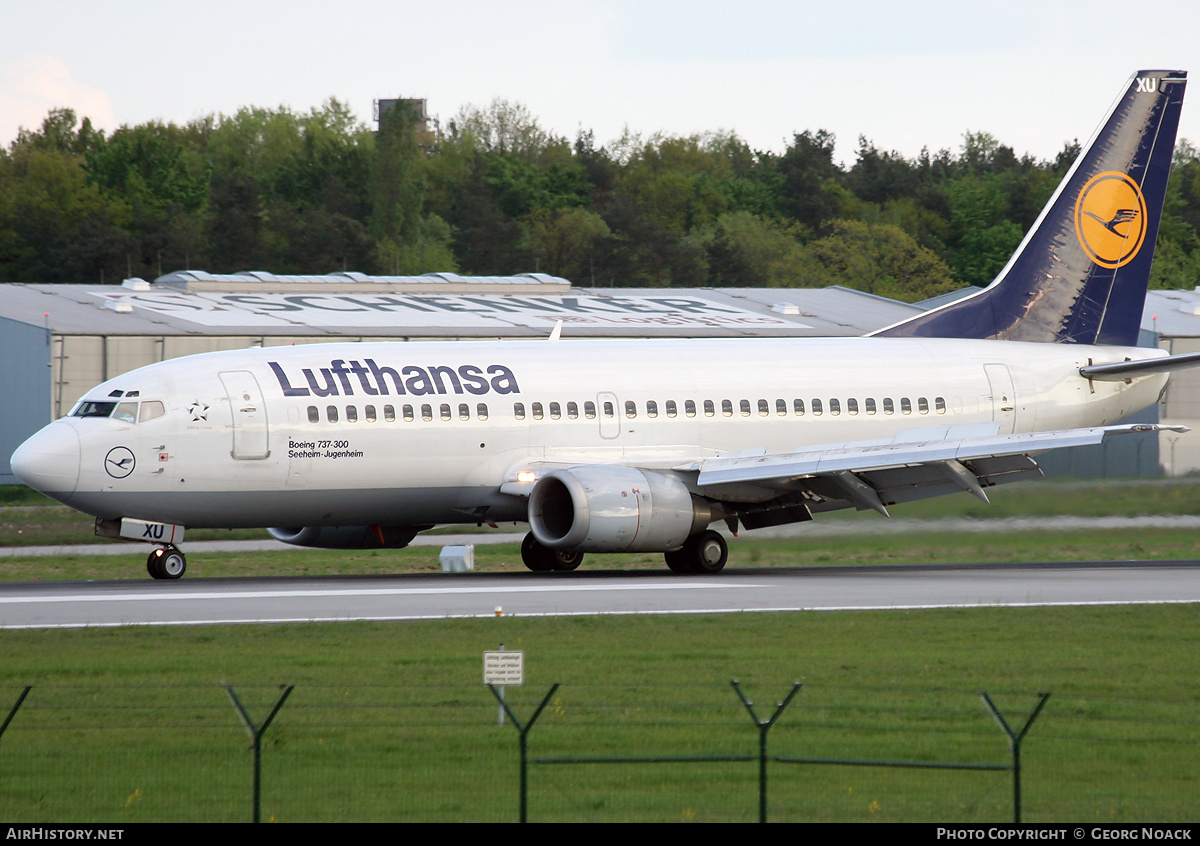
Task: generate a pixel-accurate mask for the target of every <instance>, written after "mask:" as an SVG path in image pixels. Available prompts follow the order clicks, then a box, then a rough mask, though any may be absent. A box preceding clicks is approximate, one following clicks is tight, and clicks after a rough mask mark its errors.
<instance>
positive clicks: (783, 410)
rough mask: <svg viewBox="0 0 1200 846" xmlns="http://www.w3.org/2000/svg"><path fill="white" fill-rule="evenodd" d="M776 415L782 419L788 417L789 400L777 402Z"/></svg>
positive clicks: (778, 400)
mask: <svg viewBox="0 0 1200 846" xmlns="http://www.w3.org/2000/svg"><path fill="white" fill-rule="evenodd" d="M775 413H776V414H778V415H779V416H780V417H786V416H787V400H781V399H777V400H775Z"/></svg>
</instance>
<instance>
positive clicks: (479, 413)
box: [475, 402, 488, 420]
mask: <svg viewBox="0 0 1200 846" xmlns="http://www.w3.org/2000/svg"><path fill="white" fill-rule="evenodd" d="M475 416H476V417H478V418H479V419H480V420H487V418H488V412H487V403H486V402H481V403H479V405H477V406H475Z"/></svg>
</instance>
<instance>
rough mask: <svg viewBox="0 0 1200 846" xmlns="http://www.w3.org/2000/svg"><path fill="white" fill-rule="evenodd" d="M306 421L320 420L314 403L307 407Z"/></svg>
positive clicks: (317, 421)
mask: <svg viewBox="0 0 1200 846" xmlns="http://www.w3.org/2000/svg"><path fill="white" fill-rule="evenodd" d="M308 422H309V423H320V422H321V412H320V411H318V410H317V407H316V406H315V405H310V406H309V407H308Z"/></svg>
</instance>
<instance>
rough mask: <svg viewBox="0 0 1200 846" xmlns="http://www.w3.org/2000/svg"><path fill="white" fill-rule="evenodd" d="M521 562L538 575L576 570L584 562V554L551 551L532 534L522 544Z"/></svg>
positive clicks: (561, 550)
mask: <svg viewBox="0 0 1200 846" xmlns="http://www.w3.org/2000/svg"><path fill="white" fill-rule="evenodd" d="M521 560H522V561H524V562H525V566H526V567H528V568H529V569H530V570H533V571H534V572H537V573H545V572H548V571H550V570H558V571H566V570H574V569H575V568H576V567H578V566H579V564H580V562H581V561H583V553H582V552H567V551H566V550H565V549H550V547H548V546H542V545H541V544H540V543H538V539H537V538H535V537H534V536H533V532H530V533H529V534H527V535H526V536H525V540H523V541H522V542H521Z"/></svg>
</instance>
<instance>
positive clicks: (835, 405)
mask: <svg viewBox="0 0 1200 846" xmlns="http://www.w3.org/2000/svg"><path fill="white" fill-rule="evenodd" d="M829 413H830V414H841V413H842V402H841V400H835V399H831V400H830V401H829Z"/></svg>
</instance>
